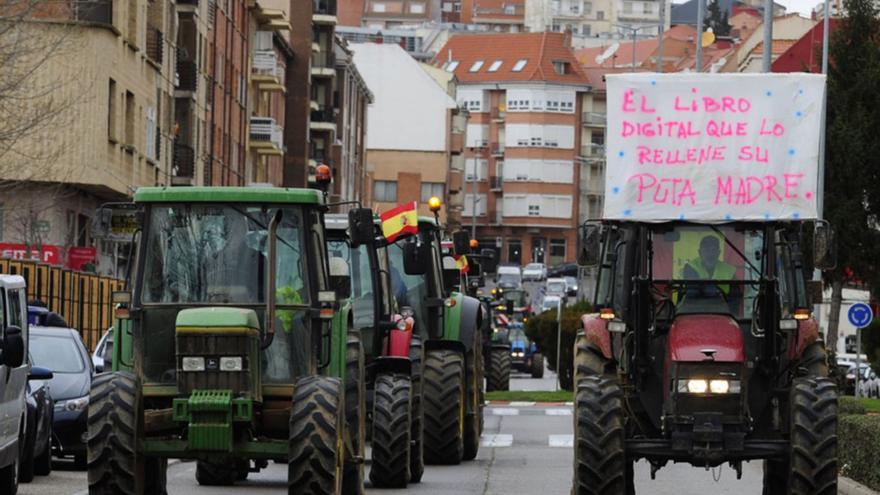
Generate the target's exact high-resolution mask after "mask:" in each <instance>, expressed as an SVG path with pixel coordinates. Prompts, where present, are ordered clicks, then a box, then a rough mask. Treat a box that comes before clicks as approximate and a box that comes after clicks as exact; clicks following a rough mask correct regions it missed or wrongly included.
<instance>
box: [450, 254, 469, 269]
mask: <svg viewBox="0 0 880 495" xmlns="http://www.w3.org/2000/svg"><path fill="white" fill-rule="evenodd" d="M453 258H454V259H455V267H456V268H458V271H460V272H461V273H468V272H470V271H471V266H470V264H468V259H467V256H465V255H460V256H453Z"/></svg>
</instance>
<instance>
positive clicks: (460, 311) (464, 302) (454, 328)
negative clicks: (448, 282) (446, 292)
mask: <svg viewBox="0 0 880 495" xmlns="http://www.w3.org/2000/svg"><path fill="white" fill-rule="evenodd" d="M449 299H451V300H453V301H455V304H454V305H451V306H450V305H447V306H444V308H443V340H446V341H455V342H460V343H461V344H462V345H463V346H464V350H465V351H470V350H471V349H472V348H473V346H474V338H475V336H476V333H477V332H479V331H480V325H481V323H482V322H481V320H482V314H481V311H480V302H479V301H478V300H477V299H474V298H473V297H470V296H466V295H464V294H462V293H459V292H453V293H452V294H451V295H450V296H449Z"/></svg>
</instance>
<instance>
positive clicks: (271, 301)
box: [260, 208, 282, 349]
mask: <svg viewBox="0 0 880 495" xmlns="http://www.w3.org/2000/svg"><path fill="white" fill-rule="evenodd" d="M281 217H282V213H281V209H280V208H279V209H278V210H276V211H275V214H274V215H272V220H271V221H269V234H268V236H267V238H266V242H267V244H266V255H267V256H266V257H267V258H268V260H267V261H268V263H267V264H268V265H269V266H268V270H267V273H266V323H265V325H264V327H265V329H266V332H265V333H264V334H263V341H262V342H261V343H260V348H261V349H266V348H267V347H269V346H270V345H271V344H272V340H273V339H274V338H275V285H276V280H275V271H276V267H277V264H278V263H277V258H278V249H277V247H278V238H277V233H278V225H279V224H280V223H281Z"/></svg>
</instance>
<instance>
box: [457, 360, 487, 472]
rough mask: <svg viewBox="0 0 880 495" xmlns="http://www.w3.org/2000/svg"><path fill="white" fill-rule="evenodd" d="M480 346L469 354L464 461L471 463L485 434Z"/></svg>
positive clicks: (466, 378)
mask: <svg viewBox="0 0 880 495" xmlns="http://www.w3.org/2000/svg"><path fill="white" fill-rule="evenodd" d="M482 359H483V358H482V355H481V354H480V347H479V344H478V343H477V344H475V345H474V349H473V350H472V351H471V352H468V353H467V357H466V358H465V360H466V361H467V363H466V364H467V373H466V376H465V380H466V381H467V387H466V390H467V407H466V410H465V416H464V453H463V454H462V460H465V461H470V460H473V459H474V458H476V457H477V452H479V450H480V435H481V434H482V432H483V394H482V392H483V367H482V366H481V364H482Z"/></svg>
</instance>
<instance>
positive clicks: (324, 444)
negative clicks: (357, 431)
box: [287, 376, 345, 495]
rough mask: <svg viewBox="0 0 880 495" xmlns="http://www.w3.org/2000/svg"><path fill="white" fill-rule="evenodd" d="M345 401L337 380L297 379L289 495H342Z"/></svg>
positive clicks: (290, 457)
mask: <svg viewBox="0 0 880 495" xmlns="http://www.w3.org/2000/svg"><path fill="white" fill-rule="evenodd" d="M344 401H345V395H344V392H343V388H342V383H341V381H340V380H339V379H337V378H328V377H324V376H307V377H304V378H300V379H299V380H297V382H296V386H295V388H294V395H293V407H292V408H291V411H290V434H289V442H288V464H287V493H288V495H339V494H340V493H342V467H343V458H344V455H345V452H344V451H343V450H344V448H345V447H344V442H343V431H344V428H345V419H344V414H345V404H344Z"/></svg>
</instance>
